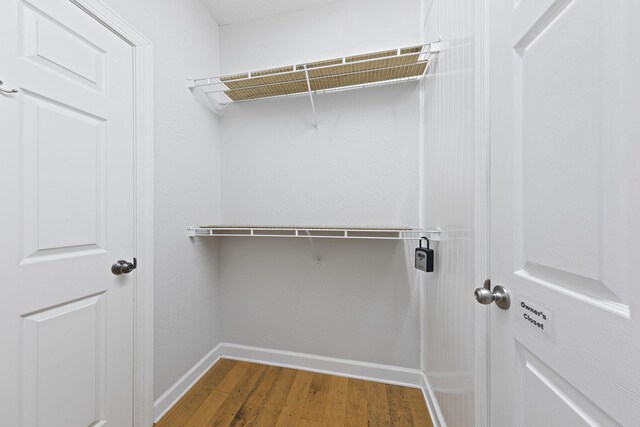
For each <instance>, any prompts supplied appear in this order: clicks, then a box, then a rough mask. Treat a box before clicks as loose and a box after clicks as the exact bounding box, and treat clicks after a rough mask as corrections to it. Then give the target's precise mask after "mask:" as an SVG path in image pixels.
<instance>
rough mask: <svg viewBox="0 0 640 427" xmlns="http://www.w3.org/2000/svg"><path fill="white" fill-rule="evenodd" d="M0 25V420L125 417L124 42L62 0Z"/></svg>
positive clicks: (128, 217)
mask: <svg viewBox="0 0 640 427" xmlns="http://www.w3.org/2000/svg"><path fill="white" fill-rule="evenodd" d="M5 3H6V5H4V4H3V16H4V17H5V19H4V21H3V25H2V26H1V27H0V64H1V65H0V78H1V79H2V80H3V81H5V86H6V87H16V88H17V89H18V90H19V92H18V93H17V94H15V95H8V96H1V97H0V117H2V118H3V121H2V132H3V139H2V146H1V147H0V150H1V153H0V182H3V183H11V185H3V186H0V200H2V201H3V207H2V221H0V232H1V233H2V235H3V237H4V239H2V240H0V255H2V256H1V257H0V263H1V269H2V271H3V273H4V275H3V279H2V281H1V282H0V324H2V328H0V341H1V342H3V352H2V355H1V356H0V358H1V361H2V363H1V364H0V419H1V420H2V422H0V424H2V425H7V426H60V427H70V426H89V425H91V426H99V425H104V424H109V425H113V426H127V425H131V424H132V420H133V336H134V335H133V279H134V275H133V274H130V275H125V276H114V275H113V274H112V273H111V270H110V267H111V264H112V263H113V262H115V261H116V260H118V259H128V260H131V259H132V258H133V256H134V253H133V250H134V245H133V243H134V238H133V225H132V224H133V219H134V205H133V202H134V200H133V199H134V197H133V196H134V194H133V187H134V185H133V184H134V168H133V153H134V151H133V149H134V141H133V134H134V133H133V95H132V93H133V59H132V53H133V52H132V48H131V46H129V45H128V44H127V43H126V42H124V41H123V40H122V39H120V38H119V37H118V36H116V35H115V34H114V33H112V32H111V31H110V30H108V29H107V28H105V27H104V26H102V25H101V24H100V23H99V22H97V21H96V20H95V19H93V18H92V17H90V16H89V15H87V14H86V13H85V12H83V11H82V10H81V9H79V8H78V7H77V6H75V5H74V4H73V3H71V2H70V1H68V0H29V1H26V0H10V1H8V2H5Z"/></svg>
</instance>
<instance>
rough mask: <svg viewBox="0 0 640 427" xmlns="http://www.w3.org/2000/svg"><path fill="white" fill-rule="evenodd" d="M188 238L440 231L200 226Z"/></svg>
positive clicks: (427, 232)
mask: <svg viewBox="0 0 640 427" xmlns="http://www.w3.org/2000/svg"><path fill="white" fill-rule="evenodd" d="M187 236H189V237H306V238H325V239H375V240H420V239H421V238H422V237H427V238H429V239H430V240H434V241H439V240H440V229H438V228H432V229H413V228H371V227H367V228H364V227H362V228H359V227H346V228H342V227H285V226H283V227H266V226H227V225H203V226H189V227H187Z"/></svg>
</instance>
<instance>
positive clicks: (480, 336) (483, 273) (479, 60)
mask: <svg viewBox="0 0 640 427" xmlns="http://www.w3.org/2000/svg"><path fill="white" fill-rule="evenodd" d="M488 9H489V3H488V1H487V0H478V1H477V2H476V10H475V15H476V16H475V33H476V34H475V35H476V54H475V56H476V73H475V103H476V156H475V157H476V159H475V162H476V167H475V182H476V195H475V197H476V200H475V230H476V236H475V254H476V257H475V258H476V259H475V263H476V268H475V272H476V275H475V280H476V286H481V285H482V283H483V282H484V280H485V279H488V278H489V277H490V268H489V266H490V265H491V264H490V262H491V258H490V255H491V254H490V251H489V250H490V242H491V240H490V236H491V235H490V232H491V230H490V224H491V222H490V218H491V217H490V214H491V212H490V207H491V199H490V185H491V176H490V175H491V174H490V172H491V159H490V154H491V151H490V136H491V122H490V106H491V104H490V97H489V81H490V79H489V13H488ZM469 296H471V295H469ZM488 313H489V312H488V310H487V307H485V306H483V305H480V304H477V305H476V316H475V317H476V322H475V337H476V339H475V355H476V357H475V358H476V361H475V390H476V392H475V419H476V426H478V427H485V426H489V425H491V413H490V410H491V400H490V398H491V396H490V388H489V367H490V363H489V362H490V360H489V333H490V331H489V316H488Z"/></svg>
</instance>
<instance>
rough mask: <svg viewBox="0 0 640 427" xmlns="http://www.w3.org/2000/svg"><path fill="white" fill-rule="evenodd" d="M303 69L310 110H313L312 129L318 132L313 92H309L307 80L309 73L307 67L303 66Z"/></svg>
mask: <svg viewBox="0 0 640 427" xmlns="http://www.w3.org/2000/svg"><path fill="white" fill-rule="evenodd" d="M303 68H304V76H305V78H306V79H307V90H308V91H309V99H310V100H311V109H312V110H313V127H315V128H316V130H318V118H317V117H316V106H315V104H314V103H313V92H312V91H311V81H310V80H309V71H308V70H307V66H306V65H303Z"/></svg>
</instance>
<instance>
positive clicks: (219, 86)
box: [189, 41, 440, 112]
mask: <svg viewBox="0 0 640 427" xmlns="http://www.w3.org/2000/svg"><path fill="white" fill-rule="evenodd" d="M439 44H440V43H439V41H438V42H432V43H427V44H422V45H417V46H411V47H405V48H399V49H391V50H385V51H381V52H373V53H366V54H363V55H356V56H348V57H343V58H335V59H328V60H323V61H316V62H310V63H306V64H298V65H289V66H285V67H278V68H273V69H269V70H261V71H252V72H246V73H239V74H231V75H226V76H218V77H209V78H202V79H195V80H191V81H190V82H189V87H190V89H191V90H192V91H193V92H194V94H195V95H196V97H197V98H198V99H200V100H201V101H202V102H203V103H205V105H207V106H208V107H209V108H211V109H212V110H214V111H216V112H219V111H220V110H222V109H223V108H224V107H225V106H227V105H229V104H231V103H235V102H243V101H254V100H258V99H266V98H279V97H286V96H296V95H311V94H318V93H324V92H330V91H337V90H346V89H355V88H362V87H367V86H378V85H382V84H389V83H398V82H403V81H411V80H417V79H420V78H421V77H422V76H424V74H425V73H426V71H427V67H428V64H429V60H430V57H431V55H432V54H434V53H437V52H438V51H439Z"/></svg>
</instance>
